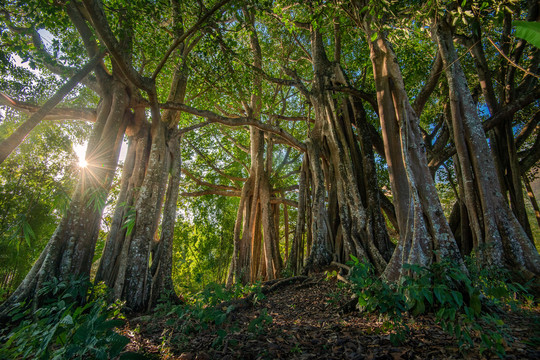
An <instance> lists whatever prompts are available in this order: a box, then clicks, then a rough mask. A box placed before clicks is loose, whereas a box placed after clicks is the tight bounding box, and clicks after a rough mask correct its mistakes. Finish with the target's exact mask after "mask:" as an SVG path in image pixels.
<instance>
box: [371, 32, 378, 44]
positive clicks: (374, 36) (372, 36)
mask: <svg viewBox="0 0 540 360" xmlns="http://www.w3.org/2000/svg"><path fill="white" fill-rule="evenodd" d="M377 35H378V34H377V33H376V32H374V33H373V34H372V35H371V42H374V41H375V40H377Z"/></svg>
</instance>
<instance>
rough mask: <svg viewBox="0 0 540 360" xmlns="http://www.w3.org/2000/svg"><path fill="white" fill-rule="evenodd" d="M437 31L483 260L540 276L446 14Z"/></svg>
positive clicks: (489, 264)
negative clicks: (504, 192)
mask: <svg viewBox="0 0 540 360" xmlns="http://www.w3.org/2000/svg"><path fill="white" fill-rule="evenodd" d="M435 30H436V38H437V42H438V44H439V49H440V51H441V55H442V57H443V62H444V66H445V73H446V77H447V80H448V84H449V91H450V104H451V111H452V124H453V133H454V142H455V144H456V151H457V155H458V160H459V165H460V168H461V176H462V178H463V184H464V186H463V187H464V203H465V205H466V207H467V211H468V216H469V222H470V224H471V227H472V230H473V238H474V248H475V250H476V251H477V254H478V261H479V262H480V264H481V265H482V266H484V267H506V268H510V269H515V270H519V271H521V272H522V275H523V276H526V277H530V276H534V275H535V274H536V275H538V274H539V273H540V255H538V252H537V251H536V249H535V248H534V247H533V246H532V243H531V241H530V240H529V238H528V237H527V235H526V233H525V231H524V230H523V228H522V227H521V225H520V223H519V222H518V220H517V219H516V217H515V216H514V214H513V213H512V211H511V210H510V208H509V206H508V204H507V203H506V201H505V200H504V197H503V196H502V194H501V191H500V185H499V179H498V177H497V173H496V170H495V165H494V163H493V159H492V157H491V156H490V150H489V146H488V143H487V140H486V135H485V133H484V130H483V128H482V124H481V122H480V119H479V118H478V115H477V113H476V107H475V106H474V102H473V100H472V97H471V93H470V91H469V87H468V85H467V80H466V78H465V74H464V72H463V69H462V67H461V64H460V62H459V59H458V57H457V53H456V50H455V48H454V44H453V39H452V31H451V28H450V26H449V25H448V24H447V23H446V21H445V20H444V19H439V21H438V22H437V25H436V29H435Z"/></svg>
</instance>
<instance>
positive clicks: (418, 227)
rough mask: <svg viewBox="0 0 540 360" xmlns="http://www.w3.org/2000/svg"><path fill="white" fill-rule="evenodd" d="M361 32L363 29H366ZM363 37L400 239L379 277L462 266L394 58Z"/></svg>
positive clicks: (381, 44) (380, 41)
mask: <svg viewBox="0 0 540 360" xmlns="http://www.w3.org/2000/svg"><path fill="white" fill-rule="evenodd" d="M365 28H366V29H368V30H369V24H368V25H366V26H365ZM367 38H368V42H369V46H370V51H371V61H372V64H373V72H374V76H375V86H376V90H377V102H378V105H379V117H380V121H381V127H382V132H383V140H384V146H385V153H386V160H387V164H388V170H389V173H390V182H391V185H392V195H393V198H394V206H395V209H396V215H397V219H398V224H399V237H400V238H399V243H398V246H397V247H396V249H395V251H394V254H393V256H392V259H391V260H390V263H389V264H388V267H387V268H386V270H385V272H384V276H385V278H387V279H388V280H391V281H395V280H397V279H399V278H400V276H401V275H402V274H403V265H405V264H417V265H422V266H428V265H429V264H431V262H432V261H434V260H436V261H440V260H442V259H445V258H446V259H452V260H454V261H456V262H458V263H460V264H462V265H463V262H462V260H461V257H460V253H459V250H458V247H457V244H456V242H455V240H454V237H453V234H452V231H451V230H450V227H449V225H448V222H447V221H446V218H445V217H444V213H443V210H442V207H441V204H440V202H439V198H438V196H437V191H436V188H435V184H434V182H433V178H432V177H431V174H430V171H429V168H428V166H427V159H426V150H425V145H424V143H423V139H422V136H421V133H420V127H419V121H418V117H417V116H416V114H415V113H414V110H413V109H412V107H411V105H410V103H409V100H408V97H407V93H406V91H405V87H404V83H403V78H402V76H401V71H400V69H399V64H398V62H397V59H396V56H395V54H394V52H393V51H392V49H391V48H390V46H389V44H388V42H387V41H386V39H385V38H384V37H383V36H381V35H380V34H379V35H378V36H377V39H376V40H375V41H371V34H370V32H369V31H368V33H367Z"/></svg>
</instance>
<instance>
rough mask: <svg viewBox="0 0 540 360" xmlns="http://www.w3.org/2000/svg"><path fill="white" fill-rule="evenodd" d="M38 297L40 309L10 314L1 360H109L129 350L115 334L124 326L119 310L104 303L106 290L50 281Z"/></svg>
mask: <svg viewBox="0 0 540 360" xmlns="http://www.w3.org/2000/svg"><path fill="white" fill-rule="evenodd" d="M87 289H89V291H87ZM38 296H39V299H40V305H39V306H37V305H36V304H33V303H28V304H26V303H21V304H18V305H17V306H16V307H15V308H13V309H12V310H11V313H10V316H11V323H12V327H11V328H8V329H5V330H4V332H5V333H2V334H1V335H0V343H2V344H3V345H2V347H1V348H0V359H75V358H77V359H83V358H84V359H87V358H88V359H112V358H114V357H116V356H118V355H119V354H120V353H121V352H122V350H123V349H124V348H125V346H126V345H127V344H128V342H129V339H128V338H127V337H125V336H122V335H120V334H118V333H117V332H116V331H115V328H116V327H118V326H121V325H123V324H124V320H123V316H122V313H121V306H122V304H121V303H118V302H116V303H113V304H110V303H108V302H107V296H106V291H105V288H104V286H101V285H99V286H92V285H91V283H90V282H89V281H88V279H85V278H78V279H69V280H65V281H59V280H58V279H52V280H51V281H49V282H47V283H46V284H44V286H43V287H42V288H41V290H40V292H39V294H38ZM123 358H126V357H125V356H124V357H123Z"/></svg>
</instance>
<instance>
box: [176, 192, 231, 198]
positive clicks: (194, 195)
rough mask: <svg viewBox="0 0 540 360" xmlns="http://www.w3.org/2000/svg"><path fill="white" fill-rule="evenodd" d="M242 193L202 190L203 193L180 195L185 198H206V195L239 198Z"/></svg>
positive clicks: (184, 193)
mask: <svg viewBox="0 0 540 360" xmlns="http://www.w3.org/2000/svg"><path fill="white" fill-rule="evenodd" d="M241 193H242V192H241V191H240V190H238V191H225V190H202V191H194V192H183V193H180V195H182V196H185V197H196V196H204V195H219V196H232V197H239V196H240V194H241Z"/></svg>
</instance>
